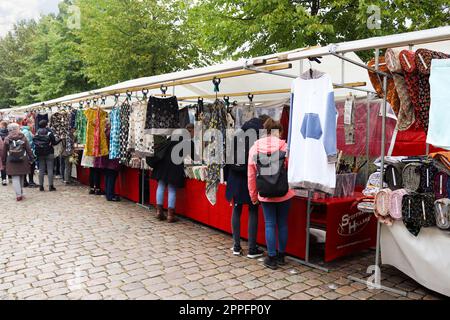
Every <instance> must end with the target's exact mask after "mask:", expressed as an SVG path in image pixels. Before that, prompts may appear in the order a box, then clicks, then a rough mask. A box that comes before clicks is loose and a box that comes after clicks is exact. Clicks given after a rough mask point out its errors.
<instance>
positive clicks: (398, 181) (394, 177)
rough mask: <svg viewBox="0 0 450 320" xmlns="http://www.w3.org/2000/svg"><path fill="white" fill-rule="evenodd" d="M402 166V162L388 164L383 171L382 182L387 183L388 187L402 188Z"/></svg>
mask: <svg viewBox="0 0 450 320" xmlns="http://www.w3.org/2000/svg"><path fill="white" fill-rule="evenodd" d="M403 167H404V165H403V163H397V164H390V165H388V166H387V167H386V170H385V172H384V182H386V183H387V185H388V188H389V189H391V190H397V189H401V188H403V179H402V171H403Z"/></svg>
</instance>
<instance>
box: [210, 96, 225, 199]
mask: <svg viewBox="0 0 450 320" xmlns="http://www.w3.org/2000/svg"><path fill="white" fill-rule="evenodd" d="M226 119H227V111H226V106H225V104H224V103H223V102H222V101H220V100H216V101H215V102H214V104H213V105H212V107H211V117H210V120H209V122H208V124H209V129H212V131H216V132H217V131H219V132H220V133H221V134H222V137H223V139H225V137H226V135H225V131H226V128H227V120H226ZM223 139H222V140H223ZM223 142H224V141H219V140H217V139H216V137H213V138H212V139H211V142H210V143H209V145H208V146H207V159H206V160H207V163H208V166H207V178H206V197H207V198H208V200H209V202H210V203H211V204H212V205H215V204H216V201H217V189H218V187H219V183H220V175H221V171H222V169H223V167H224V161H223V157H224V144H223Z"/></svg>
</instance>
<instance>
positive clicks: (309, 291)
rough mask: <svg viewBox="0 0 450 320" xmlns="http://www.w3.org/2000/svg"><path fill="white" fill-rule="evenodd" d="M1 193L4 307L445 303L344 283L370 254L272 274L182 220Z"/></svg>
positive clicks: (92, 202) (394, 280) (84, 200)
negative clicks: (52, 303)
mask: <svg viewBox="0 0 450 320" xmlns="http://www.w3.org/2000/svg"><path fill="white" fill-rule="evenodd" d="M57 188H58V191H57V192H53V193H50V192H45V193H41V192H39V191H38V190H36V189H26V199H25V201H23V202H21V203H17V202H16V201H15V198H14V195H13V191H12V188H11V186H8V187H1V186H0V203H1V210H0V235H1V239H0V298H1V299H295V300H303V299H319V300H320V299H322V300H323V299H342V300H349V299H353V300H355V299H442V298H443V297H442V296H439V295H437V294H436V293H433V292H431V291H429V290H427V289H425V288H423V287H421V286H420V285H418V284H417V283H415V282H414V281H412V280H410V279H409V278H408V277H406V276H404V275H402V274H401V273H400V272H399V271H397V270H396V269H394V268H383V273H382V279H383V284H384V285H387V286H393V287H396V288H398V289H401V290H405V291H407V292H408V294H407V297H401V296H398V295H395V294H390V293H387V292H384V291H379V290H368V289H367V288H366V286H365V285H362V284H359V283H355V282H351V281H349V280H347V276H348V275H355V276H360V277H361V276H365V270H366V268H367V266H368V265H370V264H372V263H373V257H374V256H373V252H372V251H370V252H366V253H363V254H360V255H358V256H355V257H351V258H346V259H342V260H339V261H338V262H335V263H332V264H329V265H328V267H330V268H331V270H332V271H331V272H330V273H325V272H322V271H317V270H313V269H310V268H307V267H304V266H301V265H299V264H298V263H296V262H289V263H288V265H287V266H286V267H284V268H282V269H279V270H277V271H272V270H269V269H266V268H265V267H264V266H263V265H262V262H261V261H258V260H250V259H247V258H244V257H234V256H232V254H231V251H230V248H231V246H232V240H231V237H230V236H229V235H226V234H223V233H221V232H218V231H216V230H212V229H210V228H207V227H204V226H201V225H199V224H197V223H194V222H191V221H188V220H183V221H181V222H180V223H177V224H173V225H169V224H168V223H166V222H159V221H157V220H156V219H155V218H154V217H153V215H154V213H153V212H150V211H148V210H146V209H143V208H141V207H139V206H137V205H136V204H134V203H131V202H128V201H123V202H121V203H118V204H117V203H108V202H106V201H105V200H104V198H103V197H99V196H90V195H88V194H87V189H86V188H84V187H81V186H71V187H66V186H61V185H57Z"/></svg>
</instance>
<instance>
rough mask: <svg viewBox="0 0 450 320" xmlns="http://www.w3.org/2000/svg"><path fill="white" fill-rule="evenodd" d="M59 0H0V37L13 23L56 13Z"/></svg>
mask: <svg viewBox="0 0 450 320" xmlns="http://www.w3.org/2000/svg"><path fill="white" fill-rule="evenodd" d="M60 1H61V0H0V37H1V36H3V35H5V34H6V33H7V32H8V31H9V30H11V29H12V27H13V25H14V23H15V22H17V21H19V20H23V19H33V18H39V16H40V15H41V14H47V13H50V12H57V11H58V3H59V2H60Z"/></svg>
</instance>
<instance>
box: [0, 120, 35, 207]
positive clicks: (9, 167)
mask: <svg viewBox="0 0 450 320" xmlns="http://www.w3.org/2000/svg"><path fill="white" fill-rule="evenodd" d="M8 132H9V133H8V136H7V137H6V138H5V141H4V146H3V152H2V161H3V163H6V173H7V174H8V175H10V176H11V177H12V184H13V188H14V191H15V192H16V199H17V201H22V200H23V179H24V177H25V175H27V174H28V173H29V172H30V164H31V163H32V162H33V161H34V159H33V158H34V157H33V152H32V151H31V147H30V143H29V142H28V140H27V138H26V137H25V136H24V134H23V133H22V132H20V126H19V125H18V124H17V123H12V124H10V125H9V126H8Z"/></svg>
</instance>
